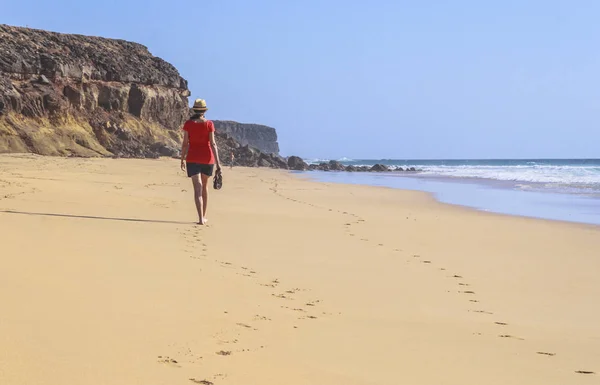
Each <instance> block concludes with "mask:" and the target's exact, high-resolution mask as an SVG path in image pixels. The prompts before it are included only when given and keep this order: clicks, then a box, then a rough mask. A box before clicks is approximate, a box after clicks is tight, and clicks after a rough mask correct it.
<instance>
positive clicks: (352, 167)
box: [346, 165, 358, 172]
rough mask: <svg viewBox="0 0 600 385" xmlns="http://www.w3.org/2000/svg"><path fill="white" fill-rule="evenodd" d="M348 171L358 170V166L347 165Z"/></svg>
mask: <svg viewBox="0 0 600 385" xmlns="http://www.w3.org/2000/svg"><path fill="white" fill-rule="evenodd" d="M346 171H348V172H356V171H358V169H357V168H356V166H352V165H350V166H348V167H346Z"/></svg>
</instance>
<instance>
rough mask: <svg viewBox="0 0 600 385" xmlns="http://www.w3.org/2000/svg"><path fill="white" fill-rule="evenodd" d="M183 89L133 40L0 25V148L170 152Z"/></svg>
mask: <svg viewBox="0 0 600 385" xmlns="http://www.w3.org/2000/svg"><path fill="white" fill-rule="evenodd" d="M189 95H190V92H189V91H188V88H187V82H186V80H185V79H183V78H182V77H181V76H180V75H179V72H178V71H177V69H175V67H173V66H172V65H171V64H169V63H167V62H165V61H164V60H162V59H160V58H157V57H155V56H153V55H152V54H150V52H149V51H148V49H147V48H146V47H144V46H143V45H141V44H137V43H131V42H127V41H123V40H114V39H105V38H101V37H90V36H80V35H67V34H59V33H54V32H47V31H41V30H34V29H29V28H20V27H11V26H6V25H0V152H34V153H38V154H43V155H77V156H99V155H100V156H110V155H117V156H126V157H148V156H150V157H155V156H159V155H167V156H168V155H174V154H176V153H177V152H178V147H179V143H180V140H181V130H180V128H181V125H182V123H183V122H184V121H185V119H187V118H188V116H189V113H188V111H189V110H188V96H189Z"/></svg>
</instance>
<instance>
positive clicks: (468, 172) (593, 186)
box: [308, 159, 600, 224]
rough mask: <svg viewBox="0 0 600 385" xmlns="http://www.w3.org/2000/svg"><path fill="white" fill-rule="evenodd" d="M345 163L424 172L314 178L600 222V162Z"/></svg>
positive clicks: (523, 213)
mask: <svg viewBox="0 0 600 385" xmlns="http://www.w3.org/2000/svg"><path fill="white" fill-rule="evenodd" d="M341 161H342V163H344V164H347V165H350V164H352V165H373V164H375V163H380V164H386V165H388V166H399V167H415V168H418V169H422V170H423V171H422V172H419V173H417V174H406V173H402V172H390V173H346V172H310V173H308V174H309V175H310V176H311V177H312V178H314V179H317V180H320V181H326V182H336V183H348V184H363V185H371V186H384V187H391V188H399V189H408V190H419V191H426V192H429V193H432V194H433V195H434V196H435V197H436V198H437V199H438V200H440V201H442V202H445V203H451V204H458V205H462V206H468V207H472V208H476V209H478V210H483V211H489V212H496V213H503V214H510V215H520V216H527V217H535V218H543V219H552V220H562V221H572V222H581V223H590V224H600V160H599V159H559V160H552V159H526V160H510V159H509V160H349V159H342V160H341Z"/></svg>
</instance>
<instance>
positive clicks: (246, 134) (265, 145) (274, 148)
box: [213, 120, 279, 154]
mask: <svg viewBox="0 0 600 385" xmlns="http://www.w3.org/2000/svg"><path fill="white" fill-rule="evenodd" d="M213 122H214V124H215V131H217V132H220V133H223V134H227V135H229V136H231V137H232V138H233V139H235V140H236V141H238V142H239V143H240V144H241V145H244V146H245V145H248V146H250V147H254V148H256V149H258V150H260V151H262V152H266V153H268V154H279V144H278V143H277V132H276V131H275V129H274V128H273V127H268V126H263V125H260V124H247V123H238V122H233V121H229V120H214V121H213Z"/></svg>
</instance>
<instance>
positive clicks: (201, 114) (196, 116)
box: [190, 112, 204, 120]
mask: <svg viewBox="0 0 600 385" xmlns="http://www.w3.org/2000/svg"><path fill="white" fill-rule="evenodd" d="M203 116H204V112H194V113H193V114H192V116H190V120H197V119H200V118H201V117H203Z"/></svg>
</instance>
